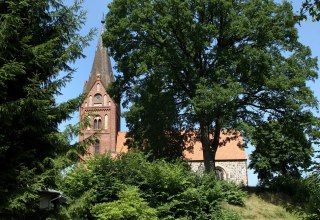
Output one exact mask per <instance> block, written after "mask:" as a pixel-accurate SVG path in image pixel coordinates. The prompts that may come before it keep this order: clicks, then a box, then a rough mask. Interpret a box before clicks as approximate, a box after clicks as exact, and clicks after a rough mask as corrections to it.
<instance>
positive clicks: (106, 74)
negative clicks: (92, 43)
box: [84, 14, 114, 93]
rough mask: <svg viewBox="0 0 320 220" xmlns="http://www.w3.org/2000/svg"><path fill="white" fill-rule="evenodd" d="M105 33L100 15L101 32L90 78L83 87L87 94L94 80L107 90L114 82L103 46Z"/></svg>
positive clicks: (103, 19) (103, 21) (109, 62)
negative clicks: (98, 81)
mask: <svg viewBox="0 0 320 220" xmlns="http://www.w3.org/2000/svg"><path fill="white" fill-rule="evenodd" d="M104 31H105V18H104V14H102V19H101V31H100V36H99V41H98V45H97V48H96V52H95V56H94V61H93V65H92V69H91V72H90V77H89V80H88V82H87V83H86V85H85V86H84V92H85V93H88V92H89V91H90V89H91V88H92V86H93V85H94V83H95V81H96V80H98V79H99V80H100V81H101V83H102V84H103V86H104V87H105V88H107V86H108V84H109V83H110V82H113V81H114V76H113V73H112V67H111V61H110V57H109V55H108V52H107V48H106V47H105V46H104V45H103V41H102V35H103V33H104Z"/></svg>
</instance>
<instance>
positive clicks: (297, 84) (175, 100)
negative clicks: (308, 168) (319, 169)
mask: <svg viewBox="0 0 320 220" xmlns="http://www.w3.org/2000/svg"><path fill="white" fill-rule="evenodd" d="M109 9H110V10H109V12H108V14H107V21H106V25H107V28H108V31H107V32H105V34H104V40H105V43H106V45H108V47H110V52H111V55H112V56H113V58H114V59H115V61H116V62H117V63H118V65H117V68H118V71H119V72H121V73H122V74H121V75H120V76H119V77H118V78H117V80H116V82H115V83H114V84H113V88H112V89H111V91H117V92H118V93H119V94H123V96H124V98H125V99H124V103H123V104H124V106H125V107H128V106H130V110H129V112H128V113H126V116H127V117H128V119H129V120H128V127H130V128H133V129H132V132H131V134H130V135H131V137H133V138H134V140H133V141H135V139H136V140H137V141H138V142H139V143H143V141H145V142H146V143H147V144H145V145H144V144H142V145H139V146H140V147H141V148H142V149H143V150H146V151H149V152H152V154H155V155H158V154H157V153H158V151H155V149H153V148H152V145H149V143H157V141H161V142H163V143H157V144H155V145H154V146H157V147H156V149H157V150H159V149H161V148H163V147H164V146H166V144H165V143H166V141H167V140H168V139H167V138H163V137H162V136H160V137H161V138H159V140H157V139H158V135H157V132H158V133H159V134H161V135H163V133H161V132H163V130H165V131H166V129H168V132H169V133H170V132H171V131H176V129H177V128H178V129H180V130H189V129H192V128H193V129H195V128H197V129H200V131H199V136H200V140H201V142H202V146H203V149H204V150H203V152H204V161H205V168H206V171H210V170H211V164H212V163H210V162H214V157H215V152H216V150H217V149H218V147H219V145H222V144H221V142H220V141H219V136H220V132H221V131H222V130H223V129H226V128H232V129H238V130H240V131H241V132H243V133H244V132H247V133H245V134H244V136H246V137H247V138H251V137H250V134H252V133H254V132H255V131H256V130H255V128H256V127H259V126H260V124H262V126H263V124H264V123H267V122H268V121H277V120H279V119H281V118H290V116H292V115H305V114H308V113H309V112H308V111H307V110H310V109H313V108H316V107H317V105H318V102H317V100H316V98H315V97H314V94H313V93H312V91H311V89H310V88H309V87H308V86H307V83H306V82H307V81H309V80H311V81H312V80H315V79H317V77H318V74H317V72H316V70H317V60H316V59H315V58H312V57H311V51H310V49H309V48H308V47H305V46H304V45H302V44H301V43H299V41H298V32H297V29H296V27H295V25H296V18H295V15H294V13H293V12H292V6H291V4H290V3H288V2H286V1H284V2H282V3H276V2H275V1H257V0H240V1H233V0H207V1H203V0H183V1H180V0H170V1H162V0H130V1H128V0H115V1H113V2H112V3H111V4H110V5H109ZM158 101H160V102H158ZM164 102H165V103H164ZM153 103H155V104H154V106H152V104H153ZM161 104H162V105H161ZM153 116H154V118H153ZM310 116H311V117H312V118H314V116H313V115H312V114H311V113H310ZM156 118H159V120H157V119H156ZM303 118H304V117H295V118H294V119H295V120H296V121H295V123H297V124H299V126H300V127H302V130H303V131H304V133H306V134H307V135H306V136H305V137H304V138H303V141H306V142H307V143H306V144H305V145H303V146H301V147H302V148H303V147H306V149H305V151H306V153H304V150H302V151H297V152H296V154H297V155H298V154H299V157H300V158H302V157H304V156H305V154H307V153H310V152H311V151H310V143H311V142H312V140H311V139H309V133H310V132H312V131H310V130H309V129H308V128H307V127H308V126H309V124H313V123H315V120H308V121H307V122H305V121H304V119H303ZM286 122H287V121H284V122H283V123H286ZM291 125H292V124H289V123H288V124H287V126H291ZM179 127H180V128H179ZM300 127H299V128H300ZM153 131H154V132H155V133H153ZM154 134H156V135H154ZM209 134H214V135H213V136H211V135H209ZM178 137H179V136H178ZM174 138H176V137H174ZM141 139H142V140H141ZM178 140H179V139H178ZM177 143H179V142H177ZM145 146H146V147H145ZM178 146H180V145H179V144H178V145H177V149H178V150H180V148H179V147H178ZM163 152H167V149H165V150H164V151H163ZM163 152H161V150H160V153H163ZM300 154H302V155H300ZM165 156H166V155H165ZM309 156H310V155H309ZM300 162H301V160H300ZM289 166H291V164H289ZM293 166H294V165H293Z"/></svg>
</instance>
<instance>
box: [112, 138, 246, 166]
mask: <svg viewBox="0 0 320 220" xmlns="http://www.w3.org/2000/svg"><path fill="white" fill-rule="evenodd" d="M126 134H127V132H118V137H117V146H116V152H117V153H123V152H127V151H128V147H127V146H125V145H124V143H125V141H126V138H125V136H126ZM230 137H231V135H226V134H223V133H221V137H220V140H222V142H224V144H223V146H220V147H219V148H218V150H217V153H216V161H218V160H246V159H247V156H246V152H245V150H244V149H243V148H242V147H241V145H242V144H243V138H242V136H239V137H237V138H230ZM183 154H184V157H185V158H186V159H187V160H191V161H192V160H203V153H202V145H201V142H200V141H196V142H195V143H194V146H193V150H192V151H191V152H189V151H187V150H185V151H184V152H183Z"/></svg>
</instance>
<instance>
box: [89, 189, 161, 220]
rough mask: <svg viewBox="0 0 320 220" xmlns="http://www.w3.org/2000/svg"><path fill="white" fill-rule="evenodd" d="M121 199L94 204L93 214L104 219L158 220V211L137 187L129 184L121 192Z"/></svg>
mask: <svg viewBox="0 0 320 220" xmlns="http://www.w3.org/2000/svg"><path fill="white" fill-rule="evenodd" d="M118 196H119V199H118V200H116V201H113V202H104V203H98V204H96V205H94V206H93V207H92V209H91V212H92V214H93V215H94V216H95V217H96V218H97V219H103V220H108V219H110V220H125V219H132V220H156V219H158V218H157V212H156V210H155V209H153V208H151V207H149V206H148V203H147V202H146V201H145V200H144V199H143V198H141V194H140V193H139V192H138V189H137V188H136V187H132V186H127V187H126V188H125V189H123V190H122V191H120V192H119V195H118Z"/></svg>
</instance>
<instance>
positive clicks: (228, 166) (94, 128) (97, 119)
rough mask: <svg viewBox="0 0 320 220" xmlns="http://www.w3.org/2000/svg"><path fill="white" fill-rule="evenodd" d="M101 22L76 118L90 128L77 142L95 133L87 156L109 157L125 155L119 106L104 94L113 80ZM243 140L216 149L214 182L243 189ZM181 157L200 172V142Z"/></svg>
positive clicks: (245, 180)
mask: <svg viewBox="0 0 320 220" xmlns="http://www.w3.org/2000/svg"><path fill="white" fill-rule="evenodd" d="M103 26H104V22H102V28H101V30H102V31H101V35H100V38H99V42H98V45H97V48H96V52H95V57H94V62H93V65H92V70H91V73H90V76H89V80H88V81H86V82H85V84H84V93H86V94H87V96H86V98H85V100H84V101H83V103H82V104H81V106H80V118H83V117H84V116H85V115H87V116H89V118H90V126H88V127H87V128H85V129H84V130H82V132H81V133H82V135H81V136H80V137H79V140H80V141H82V140H84V139H85V138H87V137H90V136H91V135H92V134H94V133H95V132H99V134H100V135H99V138H98V139H97V140H96V142H95V144H93V145H92V146H91V147H90V149H89V154H90V155H94V154H97V153H99V154H105V153H111V154H112V155H116V154H119V153H123V152H127V151H128V148H127V146H125V145H124V143H125V141H126V138H125V136H126V132H121V131H120V106H119V103H115V102H114V100H113V99H112V98H111V97H110V96H109V95H108V93H107V92H106V88H107V86H108V84H109V83H110V82H113V81H114V80H115V79H114V76H113V73H112V66H111V62H110V57H109V55H108V53H107V48H106V47H104V46H103V43H102V37H101V36H102V33H103V31H104V28H103ZM226 139H228V135H225V134H221V140H226ZM242 143H243V139H242V137H241V136H240V137H239V138H236V139H232V140H231V141H226V144H225V146H222V147H219V148H218V150H217V153H216V158H215V160H216V173H217V176H218V178H220V179H224V180H228V181H233V182H235V183H238V184H243V185H247V184H248V177H247V156H246V153H245V150H244V149H243V148H241V147H239V146H241V145H242ZM184 157H185V159H186V160H188V162H189V164H190V166H191V168H192V170H194V171H195V172H202V171H203V170H204V164H203V153H202V146H201V142H200V141H197V142H196V143H195V144H194V148H193V151H192V152H189V151H185V152H184Z"/></svg>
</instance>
